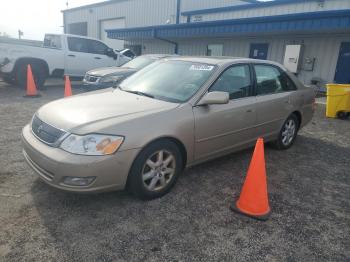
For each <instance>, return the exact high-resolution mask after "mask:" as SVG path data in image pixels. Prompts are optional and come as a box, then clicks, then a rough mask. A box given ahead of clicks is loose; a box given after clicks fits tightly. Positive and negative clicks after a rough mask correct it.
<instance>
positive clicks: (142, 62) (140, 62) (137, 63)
mask: <svg viewBox="0 0 350 262" xmlns="http://www.w3.org/2000/svg"><path fill="white" fill-rule="evenodd" d="M154 61H155V59H154V58H152V57H144V56H140V57H136V58H134V59H133V60H131V61H129V62H127V63H126V64H124V65H123V67H129V68H133V69H141V68H144V67H145V66H148V65H149V64H151V63H153V62H154Z"/></svg>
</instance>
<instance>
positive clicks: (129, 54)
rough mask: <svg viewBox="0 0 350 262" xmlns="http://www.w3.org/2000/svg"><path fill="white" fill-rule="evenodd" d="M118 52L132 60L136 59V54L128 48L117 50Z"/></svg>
mask: <svg viewBox="0 0 350 262" xmlns="http://www.w3.org/2000/svg"><path fill="white" fill-rule="evenodd" d="M117 52H119V53H121V54H123V55H125V56H127V57H130V58H131V59H134V58H135V57H136V55H135V53H134V52H133V51H131V50H130V49H128V48H125V49H123V50H117Z"/></svg>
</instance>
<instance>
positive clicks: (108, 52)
mask: <svg viewBox="0 0 350 262" xmlns="http://www.w3.org/2000/svg"><path fill="white" fill-rule="evenodd" d="M106 55H108V56H114V51H113V49H112V48H107V49H106Z"/></svg>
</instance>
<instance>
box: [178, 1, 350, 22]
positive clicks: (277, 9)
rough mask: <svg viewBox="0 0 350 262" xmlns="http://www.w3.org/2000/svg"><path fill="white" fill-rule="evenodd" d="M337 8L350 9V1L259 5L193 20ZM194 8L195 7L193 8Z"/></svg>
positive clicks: (204, 15) (202, 15)
mask: <svg viewBox="0 0 350 262" xmlns="http://www.w3.org/2000/svg"><path fill="white" fill-rule="evenodd" d="M337 9H350V1H347V0H326V1H325V2H324V4H323V5H320V3H319V2H317V1H312V2H300V3H294V4H285V5H277V6H271V7H259V8H254V9H245V10H237V11H228V12H219V13H212V14H201V15H197V17H195V16H193V17H192V18H191V21H194V20H195V19H197V20H198V16H200V17H201V20H202V21H213V20H225V19H238V18H247V17H261V16H273V15H284V14H293V13H304V12H317V11H327V10H337ZM193 10H194V9H193ZM186 20H187V18H186V17H182V20H181V21H182V22H185V21H186Z"/></svg>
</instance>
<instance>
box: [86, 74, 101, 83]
mask: <svg viewBox="0 0 350 262" xmlns="http://www.w3.org/2000/svg"><path fill="white" fill-rule="evenodd" d="M99 79H100V78H99V77H97V76H92V75H86V76H85V80H86V81H87V82H91V83H96V82H97V81H98V80H99Z"/></svg>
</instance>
